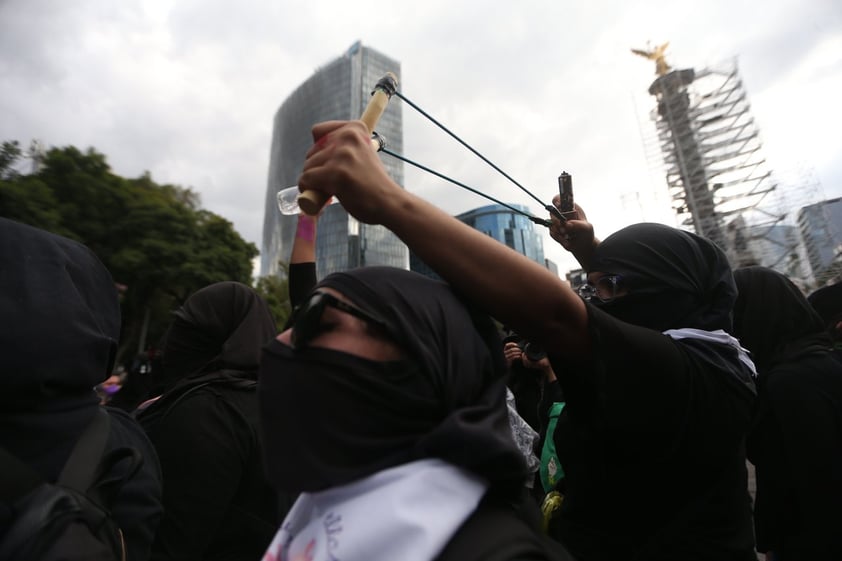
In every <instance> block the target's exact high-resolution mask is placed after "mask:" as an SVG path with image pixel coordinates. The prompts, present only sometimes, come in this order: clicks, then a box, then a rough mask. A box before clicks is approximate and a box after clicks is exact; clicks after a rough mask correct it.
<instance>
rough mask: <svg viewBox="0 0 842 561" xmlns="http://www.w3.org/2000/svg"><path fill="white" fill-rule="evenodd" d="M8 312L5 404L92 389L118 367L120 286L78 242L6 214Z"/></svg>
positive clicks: (3, 310)
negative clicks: (115, 283) (18, 220)
mask: <svg viewBox="0 0 842 561" xmlns="http://www.w3.org/2000/svg"><path fill="white" fill-rule="evenodd" d="M0 318H3V319H2V328H0V333H2V335H0V356H2V357H3V368H2V377H0V380H2V382H0V383H2V388H3V391H2V394H3V398H2V400H3V402H4V404H5V403H7V402H8V403H9V404H12V403H14V404H20V403H21V402H24V401H31V400H35V401H38V400H43V399H44V398H49V397H53V396H57V395H65V394H68V395H69V394H74V393H79V392H82V391H89V390H91V389H92V388H93V386H95V385H96V384H98V383H100V382H102V381H103V380H104V379H105V378H107V377H108V376H109V374H110V373H111V369H112V368H113V366H114V359H115V356H116V352H117V343H118V341H119V337H120V307H119V303H118V299H117V290H116V288H115V286H114V281H113V280H112V278H111V275H110V273H109V272H108V270H106V268H105V267H104V266H103V264H102V263H101V262H100V260H99V259H98V258H97V257H96V255H94V253H93V252H92V251H91V250H90V249H88V248H87V247H85V246H84V245H82V244H80V243H78V242H75V241H72V240H69V239H67V238H64V237H61V236H58V235H55V234H51V233H49V232H45V231H43V230H39V229H37V228H33V227H31V226H26V225H24V224H20V223H17V222H13V221H11V220H7V219H3V218H0ZM18 406H19V405H18Z"/></svg>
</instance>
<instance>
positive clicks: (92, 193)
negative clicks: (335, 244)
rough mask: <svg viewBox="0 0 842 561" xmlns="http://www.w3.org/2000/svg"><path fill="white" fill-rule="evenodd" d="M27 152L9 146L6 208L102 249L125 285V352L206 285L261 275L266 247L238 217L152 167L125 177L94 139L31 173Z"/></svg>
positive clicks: (59, 152)
mask: <svg viewBox="0 0 842 561" xmlns="http://www.w3.org/2000/svg"><path fill="white" fill-rule="evenodd" d="M21 157H22V151H21V150H20V147H19V145H18V143H17V142H15V141H11V142H4V143H3V144H2V146H0V216H3V217H5V218H10V219H12V220H17V221H19V222H24V223H26V224H30V225H32V226H36V227H38V228H43V229H45V230H48V231H51V232H54V233H57V234H60V235H63V236H66V237H69V238H71V239H75V240H78V241H80V242H82V243H84V244H85V245H87V246H88V247H90V248H91V249H92V250H93V251H94V253H96V254H97V256H98V257H99V258H100V260H102V262H103V263H104V264H105V266H106V267H107V268H108V269H109V271H111V274H112V276H113V277H114V281H115V282H116V283H118V284H119V285H123V286H124V287H125V289H124V291H123V297H122V312H123V336H122V342H121V355H122V357H123V358H131V356H132V355H133V353H134V349H137V347H138V345H139V343H140V341H141V340H145V341H147V342H149V343H151V344H154V343H155V342H156V341H158V340H159V339H160V338H161V336H162V335H163V334H164V332H165V330H166V328H167V326H168V324H169V321H170V319H171V312H172V311H173V310H174V309H176V308H177V307H178V306H180V305H181V304H182V303H183V302H184V300H185V299H186V298H187V297H188V296H189V295H190V294H192V293H193V292H195V291H196V290H198V289H199V288H202V287H204V286H207V285H208V284H211V283H214V282H219V281H224V280H233V281H238V282H242V283H245V284H248V285H251V284H252V283H251V268H252V265H251V263H252V259H253V258H254V257H256V256H257V255H258V251H257V248H256V247H255V246H254V244H252V243H249V242H246V241H245V240H243V238H242V237H241V236H240V235H239V234H238V233H237V232H236V231H235V230H234V227H233V225H232V224H231V223H230V222H229V221H227V220H225V219H224V218H222V217H221V216H218V215H216V214H214V213H212V212H209V211H207V210H203V209H201V208H199V197H198V195H197V194H196V193H194V192H193V191H191V190H190V189H185V188H182V187H179V186H175V185H159V184H157V183H155V182H154V181H153V180H152V178H151V177H150V176H149V174H148V173H146V174H144V175H142V176H141V177H138V178H135V179H126V178H123V177H120V176H118V175H116V174H114V173H113V172H112V170H111V168H110V166H109V165H108V162H107V160H106V157H105V156H104V155H103V154H101V153H99V152H97V151H96V150H94V149H93V148H89V149H88V150H87V151H85V152H82V151H80V150H79V149H77V148H75V147H73V146H67V147H64V148H51V149H50V150H48V151H47V152H46V153H45V154H43V155H41V156H40V157H39V158H38V162H37V164H38V166H37V170H34V171H33V172H32V173H30V174H21V173H18V172H16V171H15V169H17V168H16V163H17V162H18V161H19V160H20V158H21ZM18 167H19V166H18Z"/></svg>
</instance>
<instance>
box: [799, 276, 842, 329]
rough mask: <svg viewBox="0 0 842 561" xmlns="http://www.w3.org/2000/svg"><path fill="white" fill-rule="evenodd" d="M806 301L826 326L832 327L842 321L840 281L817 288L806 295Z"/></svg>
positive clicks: (841, 283)
mask: <svg viewBox="0 0 842 561" xmlns="http://www.w3.org/2000/svg"><path fill="white" fill-rule="evenodd" d="M807 301H808V302H809V303H810V305H811V306H812V307H813V309H814V310H816V313H818V314H819V316H821V318H822V320H823V321H824V324H825V325H826V326H827V327H828V328H831V329H832V328H834V327H835V326H836V324H837V323H838V322H840V321H842V282H837V283H835V284H831V285H829V286H823V287H822V288H819V289H818V290H816V291H815V292H813V293H812V294H810V295H809V296H808V297H807Z"/></svg>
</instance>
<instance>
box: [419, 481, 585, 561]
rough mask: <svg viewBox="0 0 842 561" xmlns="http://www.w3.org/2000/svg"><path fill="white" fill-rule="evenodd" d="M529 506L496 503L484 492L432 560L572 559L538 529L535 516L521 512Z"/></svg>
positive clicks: (567, 560)
mask: <svg viewBox="0 0 842 561" xmlns="http://www.w3.org/2000/svg"><path fill="white" fill-rule="evenodd" d="M529 500H530V499H528V498H526V497H524V501H525V502H526V501H529ZM530 507H531V508H535V507H534V505H531V504H523V505H511V504H505V503H500V502H499V501H495V500H494V497H492V496H489V495H486V497H484V498H483V500H482V501H481V502H480V504H479V505H478V506H477V509H476V510H475V511H474V512H473V514H471V516H469V517H468V519H467V520H466V521H465V522H464V523H463V524H462V526H461V527H460V528H459V529H458V530H457V531H456V534H454V535H453V537H452V538H451V539H450V541H449V542H448V543H447V545H446V546H445V548H444V550H442V551H441V552H440V553H439V554H438V556H436V558H435V561H451V560H452V561H472V560H477V561H574V560H573V557H571V556H570V554H569V553H568V552H567V551H566V550H565V549H564V548H563V547H562V546H561V544H559V543H558V542H554V541H552V540H550V539H548V538H547V536H545V535H544V534H543V533H542V532H541V530H540V529H539V522H540V521H539V520H534V521H532V520H530V519H529V516H528V515H527V516H524V515H523V513H522V510H523V509H525V508H530Z"/></svg>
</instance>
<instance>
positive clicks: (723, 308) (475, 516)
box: [0, 121, 842, 561]
mask: <svg viewBox="0 0 842 561" xmlns="http://www.w3.org/2000/svg"><path fill="white" fill-rule="evenodd" d="M313 136H314V141H315V143H314V146H313V148H311V150H310V151H309V152H308V154H307V157H306V160H305V163H304V167H303V171H302V173H301V176H300V178H299V186H300V188H301V189H302V190H309V189H312V190H317V191H320V192H322V193H323V194H324V195H326V196H335V197H337V198H338V199H339V200H340V202H341V203H342V205H343V206H344V207H345V209H346V210H347V211H348V212H349V213H350V214H351V215H353V216H354V217H355V218H357V219H358V220H360V221H362V222H365V223H370V224H382V225H384V226H386V227H387V228H389V229H390V230H392V231H393V232H394V233H395V234H396V235H397V236H399V237H400V238H401V239H402V240H403V241H404V242H405V243H406V244H407V245H408V246H409V248H410V249H411V250H412V251H413V252H415V253H416V254H417V255H418V256H419V257H420V258H421V259H423V260H424V261H425V262H426V263H427V264H428V265H430V266H431V267H432V268H433V269H434V270H435V271H436V272H437V273H438V274H439V275H440V277H441V278H442V279H443V280H432V279H430V278H427V277H423V276H421V275H418V274H416V273H412V272H409V271H405V270H401V269H394V268H388V267H365V268H359V269H352V270H348V271H344V272H341V273H334V274H331V275H328V276H327V277H325V278H324V279H322V280H321V281H317V278H316V268H315V239H316V229H317V217H310V216H307V215H301V216H300V217H299V223H298V231H297V233H296V242H295V246H294V248H293V252H292V259H291V264H290V271H289V272H290V279H289V281H290V282H289V285H290V287H289V290H290V300H291V302H292V303H293V305H294V308H295V310H294V312H293V314H292V316H291V317H290V320H289V321H288V322H287V325H286V326H285V327H283V328H282V329H280V330H279V329H278V328H277V327H276V326H275V324H274V322H273V320H272V317H271V315H270V313H269V310H268V307H267V305H266V303H265V302H264V301H263V300H262V299H261V297H260V296H259V295H258V294H257V293H256V292H255V291H254V290H252V289H251V288H249V287H247V286H245V285H241V284H238V283H234V282H222V283H217V284H214V285H211V286H208V287H205V288H203V289H201V290H199V291H197V292H196V293H194V294H193V295H192V296H190V298H188V299H187V301H186V302H184V304H183V305H182V306H181V307H180V309H179V310H178V311H177V312H176V313H175V315H174V319H173V322H172V325H171V327H170V329H169V331H168V333H167V336H166V338H165V341H164V344H163V346H162V352H161V355H160V359H159V361H158V362H159V364H158V365H157V367H156V368H153V369H152V375H151V378H150V379H149V381H148V382H147V384H146V386H145V390H146V391H147V395H145V396H144V399H137V400H134V401H136V403H134V401H133V402H132V403H131V407H130V409H131V415H129V414H126V413H125V412H122V411H121V410H119V409H117V408H114V407H104V408H103V406H102V405H101V404H100V401H101V399H100V397H101V396H102V394H103V392H105V393H108V391H109V390H108V389H107V388H111V387H113V386H114V385H116V384H117V383H118V382H121V380H122V379H121V378H118V379H117V380H114V379H110V378H109V376H111V374H112V372H113V371H114V365H113V361H114V351H115V349H116V344H117V341H118V339H119V306H118V303H117V294H116V291H115V289H114V286H113V281H112V280H111V278H110V275H109V274H108V271H106V270H105V269H104V267H103V266H102V265H101V264H100V263H99V261H98V260H97V259H96V257H95V256H94V255H93V254H92V253H91V252H90V251H89V250H87V249H86V248H85V247H84V246H82V245H80V244H78V243H76V242H72V241H70V240H67V239H64V238H61V237H59V236H56V235H53V234H49V233H46V232H43V231H40V230H36V229H34V228H31V227H28V226H24V225H21V224H17V223H14V222H11V221H8V220H3V219H0V263H2V269H0V311H2V312H3V314H2V317H4V318H6V322H5V323H6V325H7V328H6V329H4V335H3V337H2V345H3V349H4V350H5V351H6V352H5V353H3V354H4V357H5V360H6V362H7V365H8V366H7V367H6V368H4V375H3V377H2V383H3V384H4V392H3V396H4V397H3V398H2V399H3V400H4V404H3V410H2V413H0V414H2V415H3V419H4V422H3V423H2V426H0V436H2V445H3V448H4V449H5V451H6V452H8V453H10V454H12V455H14V456H16V457H17V458H19V459H20V460H22V462H24V463H26V464H27V465H28V466H29V467H30V468H31V469H32V470H34V471H35V472H37V473H38V474H39V476H40V477H41V478H43V479H44V480H46V481H57V480H59V474H60V472H61V471H62V466H63V465H64V464H65V462H66V461H67V458H68V456H70V455H71V451H72V450H73V448H74V444H75V442H76V440H77V439H78V437H79V435H80V434H83V433H84V432H85V427H86V426H87V425H88V424H89V423H90V422H91V419H92V418H94V417H95V416H96V415H97V414H98V411H102V410H104V411H107V412H108V415H109V416H110V417H111V418H112V423H111V425H110V426H111V433H110V436H109V440H108V446H109V447H110V449H114V450H117V449H125V448H129V449H132V450H137V451H139V452H140V453H139V454H136V455H132V456H127V455H123V456H119V457H118V458H117V459H116V460H115V461H114V462H113V463H112V464H109V465H108V469H109V470H111V472H113V474H114V475H113V477H112V479H113V480H115V481H118V482H119V486H118V488H117V489H116V491H115V492H114V493H111V494H110V497H109V504H108V505H105V506H107V507H108V508H109V509H110V510H111V511H112V512H113V514H114V518H115V520H116V521H117V523H118V525H119V527H120V528H121V530H122V534H123V537H124V540H125V545H126V552H127V555H126V559H129V560H131V561H142V560H146V559H153V560H175V559H206V560H212V559H229V560H230V559H235V560H240V559H242V560H247V559H252V560H257V559H261V558H262V559H264V560H266V561H276V560H278V561H279V560H285V561H286V560H330V559H341V560H346V561H353V560H366V561H377V560H380V559H382V560H396V559H400V560H401V561H414V560H418V561H422V560H438V561H442V560H448V559H460V560H470V559H478V560H479V559H483V560H501V561H503V560H505V561H515V560H519V561H538V560H567V559H577V560H580V561H591V560H595V561H611V560H621V559H622V560H624V561H625V560H647V561H652V560H678V559H681V560H699V561H714V560H715V561H729V560H733V561H748V560H751V559H755V558H756V552H758V551H759V552H762V553H764V554H766V556H767V559H769V560H775V561H786V560H791V559H842V536H840V534H839V532H838V528H840V527H842V514H840V513H839V510H838V508H837V507H838V505H839V504H840V503H842V354H840V353H842V351H840V350H839V349H838V348H837V347H836V346H835V344H838V341H839V340H840V338H842V337H840V333H842V316H840V314H841V313H842V306H839V305H838V304H837V303H836V302H838V300H839V294H840V290H842V285H834V286H832V287H827V288H824V289H822V290H820V291H818V292H816V293H815V295H813V296H811V298H810V299H809V300H808V298H806V297H805V296H804V294H802V292H801V291H800V290H799V289H798V288H797V287H796V286H795V285H794V284H793V283H792V282H790V280H788V279H787V278H786V277H785V276H783V275H781V274H779V273H776V272H774V271H772V270H770V269H765V268H761V267H752V268H746V269H739V270H736V271H732V269H731V266H730V265H729V262H728V259H727V258H726V256H725V254H724V253H723V251H722V250H721V249H720V248H719V247H717V246H716V244H714V243H713V242H711V241H709V240H707V239H705V238H703V237H701V236H698V235H696V234H692V233H689V232H685V231H682V230H679V229H676V228H672V227H668V226H664V225H660V224H650V223H642V224H636V225H632V226H629V227H625V228H622V229H620V230H619V231H616V232H614V233H612V234H611V235H609V236H607V237H606V238H605V239H603V240H600V239H598V238H597V237H596V236H595V234H594V228H593V225H592V224H591V223H590V222H588V220H587V217H586V216H585V213H584V211H583V210H582V209H581V208H580V207H578V206H577V207H576V209H575V211H573V212H572V213H569V214H568V215H567V216H566V218H567V220H560V219H559V218H558V217H557V216H553V217H551V220H552V227H551V235H552V237H553V239H555V240H556V241H557V242H558V243H560V244H561V245H562V246H563V247H564V248H565V249H567V250H568V251H570V252H571V253H572V254H573V255H574V256H575V257H576V259H577V260H578V261H579V263H580V264H581V265H582V267H583V269H584V270H585V271H587V276H588V282H587V284H586V285H585V286H583V287H582V288H581V289H579V290H578V291H574V290H572V289H571V288H570V286H569V285H567V284H566V283H565V282H563V281H561V280H560V279H559V278H558V277H557V276H555V275H553V274H552V273H550V272H549V271H548V270H546V269H544V268H543V267H541V266H539V265H537V264H536V263H534V262H532V261H531V260H529V259H527V258H526V257H524V256H522V255H520V254H519V253H517V252H515V251H513V250H511V249H509V248H507V247H506V246H504V245H502V244H500V243H498V242H496V241H495V240H493V239H491V238H489V237H487V236H485V235H483V234H482V233H480V232H477V231H476V230H474V229H472V228H470V227H468V226H466V225H465V224H463V223H461V222H459V221H458V220H456V219H454V218H453V217H451V216H449V215H448V214H446V213H445V212H443V211H442V210H440V209H438V208H437V207H435V206H434V205H432V204H430V203H428V202H426V201H424V200H423V199H421V198H419V197H417V196H415V195H413V194H412V193H410V192H409V191H406V190H404V189H403V188H401V187H400V186H399V185H397V184H396V183H395V182H394V181H393V180H392V179H391V178H390V177H389V176H388V174H387V173H386V171H385V169H384V167H383V165H382V163H381V162H380V160H379V158H378V157H377V155H376V154H375V153H374V152H373V151H372V150H371V146H370V141H369V133H368V130H367V129H366V128H365V126H364V125H363V124H362V123H361V122H356V121H351V122H327V123H321V124H318V125H316V126H315V127H314V128H313ZM554 202H555V203H556V204H557V203H558V201H557V200H556V201H554ZM503 275H504V276H505V278H506V282H500V279H501V276H503ZM279 331H280V333H279ZM45 345H47V346H49V347H50V349H49V352H44V349H43V347H44V346H45ZM106 380H107V383H106ZM97 391H99V392H100V396H98V395H97ZM110 391H111V392H112V393H113V390H110ZM118 395H119V394H118ZM11 396H14V397H13V398H12V397H11ZM138 458H139V460H140V461H138ZM747 461H748V462H750V463H751V464H752V465H753V466H754V468H755V470H756V480H757V490H756V499H755V500H754V501H753V500H752V497H751V496H750V494H749V487H748V474H747ZM133 463H134V464H137V465H133ZM4 477H6V476H5V475H4ZM3 486H4V487H8V486H9V485H8V483H6V484H4V485H3ZM18 499H20V498H19V497H15V500H18ZM4 503H6V504H7V508H6V509H5V510H4V514H3V516H4V526H6V527H7V532H6V533H8V527H11V526H10V525H9V524H10V522H9V521H10V520H12V521H13V520H14V516H15V509H14V508H12V507H9V506H8V504H10V503H8V501H7V500H6V497H5V496H4ZM14 504H17V503H14ZM7 538H8V536H7V537H2V536H0V556H1V555H2V552H3V545H2V544H3V541H4V540H5V539H7ZM0 558H2V557H0Z"/></svg>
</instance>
